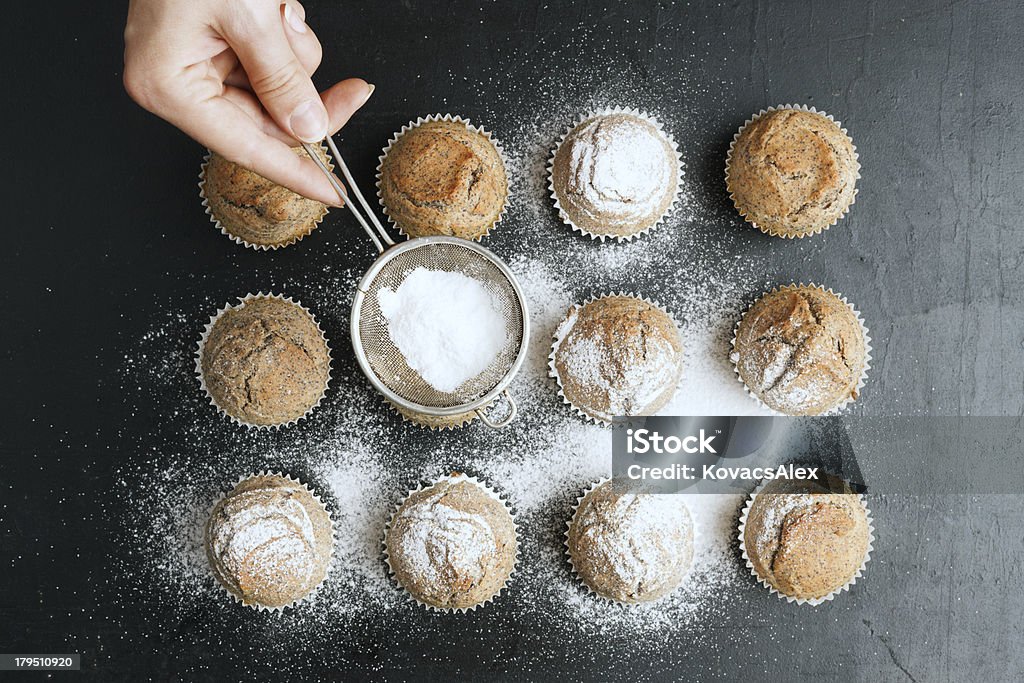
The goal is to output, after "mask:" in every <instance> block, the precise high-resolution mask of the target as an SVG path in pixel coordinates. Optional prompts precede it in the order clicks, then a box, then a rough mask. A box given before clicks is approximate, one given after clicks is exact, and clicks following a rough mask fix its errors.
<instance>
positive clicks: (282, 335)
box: [197, 294, 331, 427]
mask: <svg viewBox="0 0 1024 683" xmlns="http://www.w3.org/2000/svg"><path fill="white" fill-rule="evenodd" d="M197 364H198V366H199V367H198V368H197V369H198V370H199V374H200V381H201V383H202V385H203V386H204V387H205V388H206V390H207V392H208V393H209V395H210V398H211V400H212V401H213V403H214V405H216V406H217V407H218V408H219V409H220V410H222V411H223V412H224V413H226V414H227V415H229V416H230V417H232V418H234V419H235V420H237V421H239V422H241V423H242V424H246V425H250V426H254V427H276V426H281V425H284V424H287V423H290V422H294V421H296V420H298V419H299V418H301V417H303V416H305V415H306V413H308V412H309V411H310V410H312V409H313V408H314V407H316V406H317V405H318V404H319V403H320V400H321V399H322V398H323V396H324V392H325V391H326V390H327V383H328V381H329V379H330V374H331V356H330V350H329V349H328V348H327V341H326V340H325V339H324V335H323V332H321V330H320V327H319V325H317V322H316V320H315V319H314V318H313V316H312V315H310V313H309V312H308V311H306V309H304V308H303V307H302V306H300V305H299V304H297V303H294V302H292V301H291V300H290V299H284V298H281V297H277V296H269V295H262V294H261V295H257V296H251V297H247V298H245V299H243V300H242V303H241V304H239V305H238V306H228V307H227V308H225V309H224V310H223V311H221V312H220V313H219V314H218V315H217V316H216V317H215V318H214V319H213V320H212V321H211V322H210V324H209V325H208V326H207V330H206V334H205V335H204V337H203V340H202V341H201V342H200V348H199V357H198V360H197Z"/></svg>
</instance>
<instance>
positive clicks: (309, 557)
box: [205, 473, 334, 609]
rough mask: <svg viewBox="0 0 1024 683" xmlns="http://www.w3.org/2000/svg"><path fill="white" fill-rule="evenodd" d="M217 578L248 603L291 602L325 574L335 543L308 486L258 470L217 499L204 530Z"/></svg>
mask: <svg viewBox="0 0 1024 683" xmlns="http://www.w3.org/2000/svg"><path fill="white" fill-rule="evenodd" d="M205 545H206V556H207V558H208V559H209V560H210V568H211V569H212V570H213V575H214V577H215V578H216V579H217V582H218V583H219V584H220V585H221V586H222V587H223V588H224V590H226V591H227V592H228V593H230V594H231V595H233V596H234V597H235V598H237V599H238V600H240V601H241V602H242V603H243V604H245V605H249V606H251V607H260V608H266V609H274V608H281V607H287V606H290V605H293V604H294V603H295V602H297V601H299V600H301V599H302V598H304V597H306V596H308V595H309V594H310V593H311V592H312V591H313V590H314V589H315V588H317V586H319V585H320V583H321V582H322V581H323V580H324V577H325V576H326V575H327V568H328V566H329V565H330V562H331V554H332V552H333V547H334V535H333V527H332V525H331V517H330V515H329V514H327V510H326V509H324V505H323V503H321V502H320V500H319V499H318V498H317V497H316V496H314V495H313V494H312V493H310V491H309V489H307V488H306V487H305V486H303V485H302V484H300V483H299V482H297V481H294V480H292V479H290V478H287V477H283V476H281V475H278V474H269V473H262V474H257V475H253V476H251V477H248V478H246V479H244V480H242V481H241V482H239V483H238V485H237V486H235V488H233V489H232V490H231V491H230V492H229V493H228V494H227V495H226V496H224V497H223V498H222V499H221V500H219V501H218V502H217V504H216V505H215V506H214V508H213V511H212V512H211V513H210V519H209V521H208V522H207V524H206V531H205Z"/></svg>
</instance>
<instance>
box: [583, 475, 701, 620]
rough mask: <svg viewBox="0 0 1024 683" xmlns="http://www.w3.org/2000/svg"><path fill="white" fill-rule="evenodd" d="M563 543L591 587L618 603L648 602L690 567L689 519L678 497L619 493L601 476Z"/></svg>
mask: <svg viewBox="0 0 1024 683" xmlns="http://www.w3.org/2000/svg"><path fill="white" fill-rule="evenodd" d="M566 545H567V546H568V552H569V561H570V562H571V563H572V567H573V570H574V571H575V572H576V573H577V574H578V575H579V577H580V579H582V580H583V582H584V583H585V584H586V585H587V586H588V587H589V588H590V589H591V590H592V591H594V592H595V593H597V594H598V595H600V596H602V597H605V598H608V599H609V600H615V601H616V602H621V603H639V602H650V601H652V600H657V599H658V598H662V597H664V596H666V595H668V594H669V593H671V592H672V591H673V590H675V589H676V587H677V586H679V584H680V583H681V582H682V580H683V577H684V576H686V572H687V571H689V569H690V565H691V564H692V562H693V522H692V521H691V519H690V512H689V510H688V509H687V508H686V504H685V503H684V502H683V497H682V496H678V495H671V494H666V495H654V494H642V493H641V494H634V493H620V492H617V491H616V489H615V487H614V485H613V483H612V482H611V481H606V482H605V483H603V484H601V485H599V486H597V487H596V488H594V489H592V490H591V491H589V492H588V493H587V494H586V496H584V497H583V500H582V501H580V503H579V506H578V507H577V508H576V513H575V514H574V515H573V518H572V521H571V522H570V523H569V530H568V532H567V534H566Z"/></svg>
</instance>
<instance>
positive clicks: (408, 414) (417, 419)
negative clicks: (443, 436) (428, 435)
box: [389, 401, 477, 430]
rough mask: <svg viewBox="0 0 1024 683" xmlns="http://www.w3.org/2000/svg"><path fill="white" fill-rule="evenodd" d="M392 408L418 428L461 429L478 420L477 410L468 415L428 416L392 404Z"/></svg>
mask: <svg viewBox="0 0 1024 683" xmlns="http://www.w3.org/2000/svg"><path fill="white" fill-rule="evenodd" d="M389 403H390V401H389ZM391 407H393V408H394V409H395V410H396V411H398V414H399V415H401V416H402V417H403V418H405V420H406V421H408V422H412V423H413V424H414V425H416V426H417V427H424V428H426V429H434V430H439V429H458V428H460V427H465V426H466V425H468V424H469V423H470V422H472V421H473V420H475V419H476V418H477V414H476V411H475V410H471V411H469V412H468V413H459V414H457V415H427V414H426V413H417V412H414V411H412V410H406V409H405V408H402V407H401V406H398V405H397V404H395V403H391Z"/></svg>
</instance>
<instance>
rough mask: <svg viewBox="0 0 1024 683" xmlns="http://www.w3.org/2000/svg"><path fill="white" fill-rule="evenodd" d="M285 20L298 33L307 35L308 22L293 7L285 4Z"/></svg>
mask: <svg viewBox="0 0 1024 683" xmlns="http://www.w3.org/2000/svg"><path fill="white" fill-rule="evenodd" d="M284 20H285V21H287V22H288V25H289V26H291V27H292V28H293V29H295V31H296V33H305V32H306V31H307V30H308V29H307V27H306V22H304V21H303V20H302V17H300V16H299V15H298V13H297V12H296V11H295V10H293V9H292V6H291V5H289V4H287V3H285V6H284Z"/></svg>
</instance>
